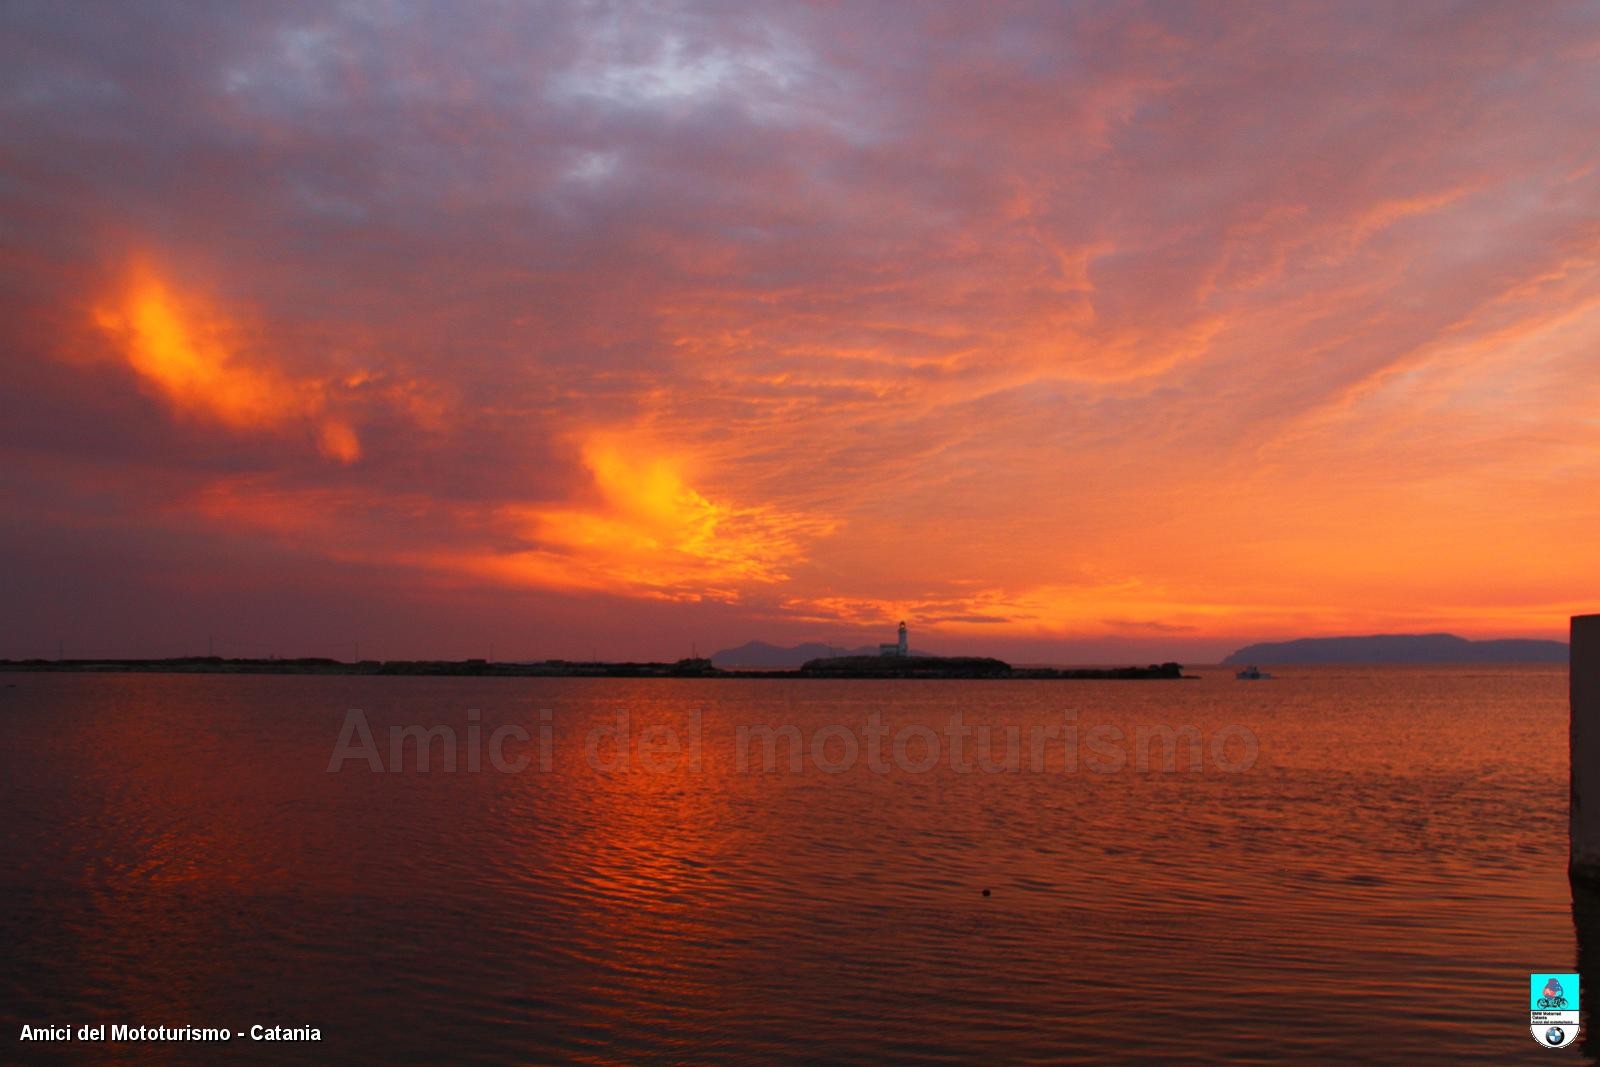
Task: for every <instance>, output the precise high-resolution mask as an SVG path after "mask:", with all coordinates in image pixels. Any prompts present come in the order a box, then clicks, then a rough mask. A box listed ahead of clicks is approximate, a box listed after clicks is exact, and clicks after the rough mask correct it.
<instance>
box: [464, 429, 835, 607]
mask: <svg viewBox="0 0 1600 1067" xmlns="http://www.w3.org/2000/svg"><path fill="white" fill-rule="evenodd" d="M583 462H584V466H585V468H586V469H587V470H588V471H589V473H590V475H591V477H592V478H593V494H594V496H595V497H597V498H598V499H596V500H594V501H593V502H592V503H591V504H590V505H588V506H585V507H567V508H548V509H547V508H528V507H523V506H511V507H508V508H506V509H505V511H504V515H505V517H506V518H507V519H508V520H509V521H510V522H511V523H512V524H513V525H514V526H515V527H516V528H517V529H518V530H519V532H520V534H521V536H522V537H524V538H525V539H526V540H527V541H529V542H531V543H532V547H529V548H527V549H525V550H522V551H518V552H514V553H511V554H509V555H503V556H497V557H490V558H488V559H486V560H484V561H483V562H482V565H483V566H485V567H487V568H488V569H490V570H492V571H493V572H494V573H496V574H498V575H499V576H501V577H504V578H508V579H511V580H516V581H521V582H527V583H530V584H534V585H546V586H556V587H577V588H595V589H607V590H611V591H614V592H623V593H630V592H631V593H641V594H644V595H649V596H657V597H666V598H670V599H685V600H701V599H712V600H729V601H731V600H738V599H739V596H740V587H742V586H744V585H748V584H772V583H777V582H784V581H787V580H788V578H789V574H788V571H787V569H786V568H788V567H791V566H793V565H794V564H796V563H799V562H800V561H801V560H802V559H803V558H804V554H803V551H802V549H803V542H804V541H805V540H807V539H809V538H810V537H815V536H818V535H821V534H824V533H826V532H828V531H830V530H831V529H832V523H830V522H829V521H827V520H826V519H819V518H814V517H811V516H805V515H795V514H786V513H783V512H781V511H778V510H777V509H774V508H770V507H740V506H736V505H732V504H725V503H718V502H715V501H713V500H710V499H708V498H707V497H706V496H704V495H702V494H701V493H700V492H698V491H697V490H695V489H694V488H693V487H692V486H690V485H689V484H688V483H687V482H686V481H685V480H684V478H683V476H682V474H680V472H679V465H678V464H677V463H675V462H674V461H673V460H671V459H669V458H666V457H662V456H657V455H648V454H647V455H643V456H641V455H639V454H638V452H637V451H629V450H628V449H626V448H625V447H624V446H622V445H621V444H619V443H618V442H616V441H615V440H612V439H604V438H602V439H596V440H594V441H591V442H590V443H588V444H587V445H586V446H585V447H584V449H583Z"/></svg>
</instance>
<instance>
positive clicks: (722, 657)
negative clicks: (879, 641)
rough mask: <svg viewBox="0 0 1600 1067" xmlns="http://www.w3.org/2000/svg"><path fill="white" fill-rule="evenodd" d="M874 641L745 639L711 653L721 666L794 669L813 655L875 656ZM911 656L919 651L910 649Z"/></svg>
mask: <svg viewBox="0 0 1600 1067" xmlns="http://www.w3.org/2000/svg"><path fill="white" fill-rule="evenodd" d="M877 654H878V646H877V645H864V646H863V647H861V648H842V647H840V646H838V645H825V644H822V643H821V642H820V641H808V642H806V643H805V644H803V645H794V646H791V647H789V648H782V647H780V646H778V645H769V644H767V643H766V642H765V641H746V642H745V643H744V644H742V645H740V646H739V647H738V648H725V649H723V650H722V651H721V652H713V653H712V654H711V662H712V663H713V664H714V665H715V666H717V667H721V668H723V669H725V670H726V669H731V668H735V667H756V668H768V667H770V668H773V669H779V668H781V669H784V670H794V669H796V668H799V667H801V666H803V665H804V664H805V663H807V662H809V661H810V660H814V659H828V658H830V657H833V656H876V655H877ZM911 655H913V656H920V655H922V653H921V652H916V651H913V652H912V653H911Z"/></svg>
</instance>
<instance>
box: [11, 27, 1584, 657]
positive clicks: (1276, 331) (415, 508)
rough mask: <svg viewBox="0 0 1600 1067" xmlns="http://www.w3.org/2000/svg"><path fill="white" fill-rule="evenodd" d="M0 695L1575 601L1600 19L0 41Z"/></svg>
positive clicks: (1279, 622)
mask: <svg viewBox="0 0 1600 1067" xmlns="http://www.w3.org/2000/svg"><path fill="white" fill-rule="evenodd" d="M0 265H3V270H4V285H3V287H0V300H3V306H0V416H3V417H0V487H3V488H0V494H3V500H4V504H3V509H0V518H3V522H0V552H3V559H4V565H3V567H0V656H12V657H17V656H31V655H47V656H54V655H56V654H57V651H58V649H64V650H65V652H66V654H67V655H68V656H69V657H70V656H74V655H177V654H185V653H195V652H204V651H205V649H206V648H207V645H208V642H210V643H211V645H212V647H214V648H215V650H216V651H217V652H218V653H221V654H226V655H267V654H277V655H331V656H339V657H341V658H348V657H350V656H351V655H353V654H354V653H355V650H356V646H357V643H358V642H359V650H360V653H361V655H363V656H368V657H378V658H384V657H441V658H459V657H465V656H485V655H489V654H491V650H492V653H493V654H494V655H495V656H496V657H498V658H501V659H525V658H544V657H547V656H560V657H584V658H587V657H589V656H591V655H598V656H600V657H602V658H613V659H615V658H626V657H651V658H676V657H678V656H683V655H688V654H689V653H690V650H691V648H697V649H698V651H700V652H701V653H702V654H704V653H708V652H710V651H712V650H714V649H716V648H720V647H724V646H727V645H732V644H738V643H741V642H743V641H745V640H747V639H751V638H761V639H765V640H768V641H772V642H774V643H784V644H788V643H794V642H798V641H802V640H823V641H832V642H834V643H837V644H861V643H866V642H876V641H879V640H883V641H888V640H892V639H893V628H894V624H895V623H896V622H897V621H898V620H900V619H902V618H904V619H906V620H908V621H909V622H910V625H911V629H912V635H913V636H912V644H913V645H914V646H916V647H919V648H922V649H925V650H928V651H935V652H988V653H993V654H996V655H1000V656H1004V657H1007V658H1012V659H1016V660H1019V661H1027V662H1097V661H1101V662H1103V661H1108V660H1120V659H1124V658H1127V659H1130V660H1135V661H1139V662H1145V661H1148V660H1150V659H1157V658H1162V659H1165V658H1173V659H1181V660H1187V661H1191V662H1203V661H1207V660H1210V659H1215V658H1216V657H1218V656H1220V655H1222V654H1225V653H1226V652H1228V651H1230V650H1232V649H1233V648H1234V647H1236V646H1238V645H1240V644H1243V643H1246V642H1249V641H1254V640H1262V639H1272V638H1278V637H1296V636H1309V635H1318V634H1340V633H1371V632H1417V631H1432V630H1451V631H1454V632H1457V633H1462V634H1465V635H1468V636H1483V637H1488V636H1538V637H1560V636H1564V634H1565V629H1566V620H1567V616H1568V615H1570V614H1572V613H1575V612H1580V611H1595V610H1600V5H1595V4H1592V3H1591V4H1559V3H1555V4H1545V3H1537V4H1530V3H1511V2H1504V3H1462V4H1445V3H1392V2H1391V3H1383V4H1374V5H1363V4H1356V3H1337V4H1333V3H1330V4H1320V5H1300V4H1265V3H1259V4H1246V3H1227V4H1223V3H1218V4H1180V3H1152V4H1135V3H1123V4H1097V3H1050V4H1042V5H1038V6H1031V5H1016V4H976V3H965V2H963V3H951V4H942V5H936V4H910V3H906V4H894V5H890V4H866V3H842V4H801V3H794V2H781V3H772V4H762V3H751V2H739V3H729V4H725V5H697V6H679V5H672V4H660V5H655V4H650V5H646V4H614V5H613V4H576V3H573V4H549V5H541V4H531V3H530V4H506V5H491V4H488V3H446V4H437V5H427V4H408V3H343V4H325V3H306V4H271V5H268V4H244V5H240V6H238V7H237V8H235V9H232V10H229V9H228V8H227V7H226V6H225V5H221V4H192V3H172V4H159V3H140V4H118V3H110V4H103V5H102V4H88V3H72V4H62V3H57V2H42V3H26V2H11V3H7V4H6V5H5V6H4V8H3V9H0Z"/></svg>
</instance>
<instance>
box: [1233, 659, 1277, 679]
mask: <svg viewBox="0 0 1600 1067" xmlns="http://www.w3.org/2000/svg"><path fill="white" fill-rule="evenodd" d="M1271 677H1272V675H1270V674H1268V673H1267V672H1265V671H1263V670H1262V669H1261V668H1260V667H1257V666H1256V665H1255V664H1254V663H1252V664H1250V666H1248V667H1246V668H1245V669H1244V670H1242V671H1240V672H1238V673H1237V674H1235V675H1234V678H1236V679H1238V680H1239V681H1241V682H1259V681H1261V680H1263V679H1265V678H1271Z"/></svg>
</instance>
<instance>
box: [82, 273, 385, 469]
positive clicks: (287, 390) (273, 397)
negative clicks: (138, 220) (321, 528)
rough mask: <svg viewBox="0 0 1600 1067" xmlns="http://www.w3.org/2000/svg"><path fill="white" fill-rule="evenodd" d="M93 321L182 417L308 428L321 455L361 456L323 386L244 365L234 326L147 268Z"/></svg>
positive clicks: (246, 426)
mask: <svg viewBox="0 0 1600 1067" xmlns="http://www.w3.org/2000/svg"><path fill="white" fill-rule="evenodd" d="M94 320H95V324H96V325H97V326H99V327H100V329H101V330H103V331H105V333H106V334H107V335H108V336H110V337H111V338H112V339H113V340H114V341H115V342H116V343H117V344H118V347H119V348H120V350H121V352H122V354H123V356H124V357H125V358H126V359H127V361H128V365H129V366H130V367H132V368H133V369H134V371H136V372H137V373H138V374H139V375H140V376H141V377H142V378H143V379H144V380H145V381H146V382H148V383H150V384H151V385H153V386H154V387H155V388H156V389H157V390H159V391H160V393H161V394H162V395H163V396H164V397H165V398H166V399H167V401H168V402H169V403H170V404H171V405H172V406H173V407H174V408H176V409H177V410H179V411H180V412H184V413H188V414H193V415H198V416H201V417H206V418H210V419H214V420H216V421H218V422H221V423H223V424H224V425H226V426H229V427H232V428H234V429H240V430H260V429H270V428H276V427H281V426H284V425H288V424H292V423H297V422H298V423H309V424H310V425H311V426H312V427H313V428H314V430H315V433H316V439H317V447H318V449H319V450H320V451H321V452H322V454H323V455H325V456H328V457H329V458H332V459H336V460H338V461H339V462H341V463H353V462H355V461H356V460H357V459H359V458H360V457H361V442H360V439H359V438H358V437H357V436H356V432H355V430H354V429H352V428H351V426H350V425H349V424H348V423H346V422H344V421H342V420H340V419H337V418H334V417H331V416H328V415H326V414H325V408H326V407H327V398H326V395H325V393H326V387H325V385H324V384H323V383H322V382H319V381H314V380H305V379H291V378H287V377H285V376H283V375H281V374H279V373H277V372H276V371H274V370H272V369H271V368H266V367H259V366H252V365H250V364H248V363H246V362H245V361H244V360H242V359H241V358H239V357H238V355H237V354H236V352H235V351H234V347H233V345H232V344H231V343H230V335H231V334H233V333H235V332H236V331H235V330H234V329H233V328H232V326H231V324H230V323H229V322H227V321H226V320H225V319H223V318H221V317H220V316H218V315H216V314H215V313H210V312H207V311H205V310H202V309H200V308H199V307H198V302H197V301H195V300H193V299H192V298H191V299H180V298H179V297H178V295H177V294H176V293H175V292H174V291H173V290H172V288H171V287H170V286H169V285H167V284H166V283H165V282H164V281H162V279H160V278H159V277H157V276H156V274H155V273H154V272H153V271H152V270H151V269H149V268H148V267H143V266H141V267H136V268H135V269H134V270H133V271H131V272H130V276H129V280H128V282H127V285H126V288H125V289H124V291H123V293H122V294H121V295H120V297H119V298H118V299H117V300H115V301H114V302H112V303H111V305H110V306H102V307H99V308H96V309H95V312H94Z"/></svg>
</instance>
